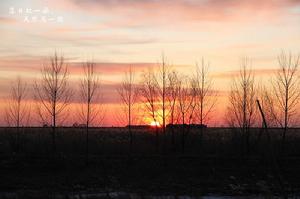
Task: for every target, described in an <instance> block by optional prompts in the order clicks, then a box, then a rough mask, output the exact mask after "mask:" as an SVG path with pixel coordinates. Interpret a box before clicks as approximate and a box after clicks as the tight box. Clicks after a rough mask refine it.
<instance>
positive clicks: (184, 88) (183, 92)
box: [178, 77, 195, 152]
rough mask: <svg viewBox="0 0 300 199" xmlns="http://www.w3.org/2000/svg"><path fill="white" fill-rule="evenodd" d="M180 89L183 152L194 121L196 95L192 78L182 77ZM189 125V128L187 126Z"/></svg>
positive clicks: (179, 108)
mask: <svg viewBox="0 0 300 199" xmlns="http://www.w3.org/2000/svg"><path fill="white" fill-rule="evenodd" d="M180 79H181V80H180V82H179V89H178V110H179V114H180V118H181V124H182V130H181V136H182V137H181V144H182V152H184V149H185V140H186V135H187V133H188V131H186V130H189V126H190V124H191V121H192V116H193V113H194V110H195V98H194V97H195V95H194V90H193V89H191V85H190V80H189V79H188V78H187V77H182V78H180ZM186 127H188V128H186Z"/></svg>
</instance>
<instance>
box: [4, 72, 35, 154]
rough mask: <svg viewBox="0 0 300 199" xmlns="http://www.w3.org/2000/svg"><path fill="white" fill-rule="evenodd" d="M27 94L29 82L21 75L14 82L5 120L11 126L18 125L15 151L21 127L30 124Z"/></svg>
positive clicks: (17, 147)
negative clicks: (25, 81) (23, 79)
mask: <svg viewBox="0 0 300 199" xmlns="http://www.w3.org/2000/svg"><path fill="white" fill-rule="evenodd" d="M26 96H27V84H26V83H24V82H23V81H22V79H21V78H20V77H18V78H17V79H16V81H15V82H14V83H13V84H12V86H11V90H10V94H9V98H8V102H7V105H6V107H5V120H6V122H7V124H8V125H9V126H13V127H16V129H17V133H16V136H15V139H14V143H15V151H16V152H17V151H18V150H19V144H20V140H19V139H20V127H21V126H24V125H25V124H26V123H27V124H28V120H29V117H30V110H29V107H28V104H27V103H26V102H25V100H26Z"/></svg>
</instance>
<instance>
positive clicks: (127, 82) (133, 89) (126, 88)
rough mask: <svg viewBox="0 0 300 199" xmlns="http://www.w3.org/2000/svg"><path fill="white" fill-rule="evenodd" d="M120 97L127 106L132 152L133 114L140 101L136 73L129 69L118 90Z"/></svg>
mask: <svg viewBox="0 0 300 199" xmlns="http://www.w3.org/2000/svg"><path fill="white" fill-rule="evenodd" d="M117 91H118V93H119V96H120V98H121V101H122V104H123V105H124V106H125V111H126V113H127V126H128V132H129V137H130V152H131V151H132V144H133V134H132V130H131V125H132V114H133V109H134V106H135V105H136V103H137V99H138V88H137V86H136V84H135V79H134V71H133V70H132V68H131V67H130V68H129V71H128V72H126V73H125V76H124V79H123V82H122V83H121V85H120V87H118V88H117Z"/></svg>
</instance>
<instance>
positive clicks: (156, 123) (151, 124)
mask: <svg viewBox="0 0 300 199" xmlns="http://www.w3.org/2000/svg"><path fill="white" fill-rule="evenodd" d="M150 126H152V127H155V126H158V127H160V124H159V122H155V121H152V122H151V123H150Z"/></svg>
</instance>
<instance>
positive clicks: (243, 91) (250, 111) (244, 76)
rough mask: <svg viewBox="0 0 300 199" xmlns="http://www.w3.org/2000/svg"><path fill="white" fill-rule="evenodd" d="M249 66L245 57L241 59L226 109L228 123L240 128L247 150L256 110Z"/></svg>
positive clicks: (253, 85) (253, 86)
mask: <svg viewBox="0 0 300 199" xmlns="http://www.w3.org/2000/svg"><path fill="white" fill-rule="evenodd" d="M250 66H251V63H250V60H249V59H248V58H247V57H245V58H243V60H242V63H241V69H240V72H239V76H238V78H235V79H233V82H232V86H231V91H230V95H229V103H230V104H229V107H228V114H229V115H228V116H229V117H228V119H229V122H230V124H231V125H233V126H237V127H239V128H241V130H242V134H243V136H245V138H246V139H245V140H246V147H247V150H248V149H249V128H250V127H251V126H252V125H253V124H254V117H255V110H256V109H255V99H256V93H255V91H256V90H255V84H254V75H253V72H252V71H251V69H250Z"/></svg>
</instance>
